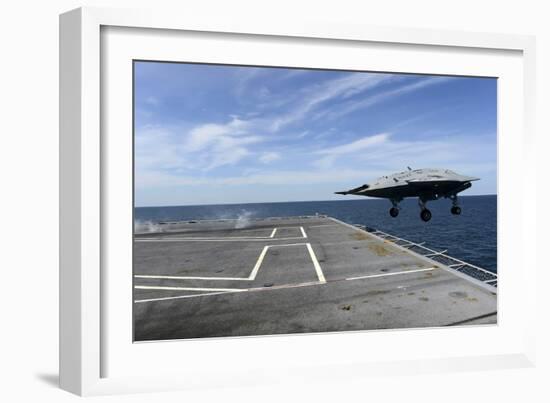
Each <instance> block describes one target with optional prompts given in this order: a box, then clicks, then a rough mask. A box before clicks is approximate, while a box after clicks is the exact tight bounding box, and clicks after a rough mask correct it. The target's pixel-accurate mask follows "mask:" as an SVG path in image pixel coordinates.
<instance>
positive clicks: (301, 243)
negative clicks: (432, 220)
mask: <svg viewBox="0 0 550 403" xmlns="http://www.w3.org/2000/svg"><path fill="white" fill-rule="evenodd" d="M305 245H306V243H305V242H299V243H285V244H283V245H269V247H270V248H279V247H282V246H305Z"/></svg>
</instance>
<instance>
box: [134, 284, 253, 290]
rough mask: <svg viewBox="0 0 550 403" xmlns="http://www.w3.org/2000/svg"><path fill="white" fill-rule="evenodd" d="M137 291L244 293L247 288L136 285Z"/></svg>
mask: <svg viewBox="0 0 550 403" xmlns="http://www.w3.org/2000/svg"><path fill="white" fill-rule="evenodd" d="M134 288H135V289H136V290H166V291H214V292H218V291H221V292H243V291H247V289H246V288H196V287H168V286H156V285H136V286H134Z"/></svg>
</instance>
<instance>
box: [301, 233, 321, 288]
mask: <svg viewBox="0 0 550 403" xmlns="http://www.w3.org/2000/svg"><path fill="white" fill-rule="evenodd" d="M302 231H303V230H302ZM306 247H307V250H308V251H309V256H310V257H311V260H312V261H313V266H314V267H315V272H316V273H317V277H318V278H319V282H320V283H326V282H327V280H326V279H325V275H324V274H323V270H321V266H320V265H319V262H318V261H317V256H315V252H313V248H312V247H311V244H310V243H307V244H306Z"/></svg>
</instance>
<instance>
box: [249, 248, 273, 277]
mask: <svg viewBox="0 0 550 403" xmlns="http://www.w3.org/2000/svg"><path fill="white" fill-rule="evenodd" d="M268 249H269V245H266V246H264V248H263V249H262V253H260V256H259V257H258V260H256V264H255V265H254V268H253V269H252V272H251V273H250V276H248V280H250V281H252V280H254V279H255V278H256V275H257V274H258V271H259V270H260V266H261V265H262V262H263V261H264V257H265V254H266V253H267V250H268Z"/></svg>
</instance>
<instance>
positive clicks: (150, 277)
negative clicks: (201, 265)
mask: <svg viewBox="0 0 550 403" xmlns="http://www.w3.org/2000/svg"><path fill="white" fill-rule="evenodd" d="M134 277H135V278H149V279H161V280H214V281H248V280H250V279H249V278H248V277H193V276H157V275H155V274H151V275H149V274H136V275H134Z"/></svg>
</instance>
